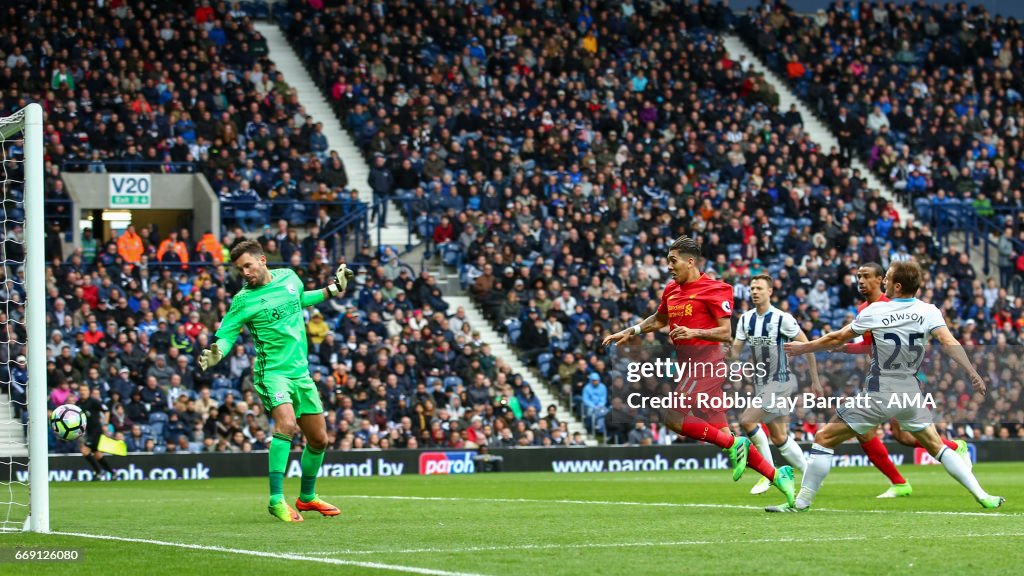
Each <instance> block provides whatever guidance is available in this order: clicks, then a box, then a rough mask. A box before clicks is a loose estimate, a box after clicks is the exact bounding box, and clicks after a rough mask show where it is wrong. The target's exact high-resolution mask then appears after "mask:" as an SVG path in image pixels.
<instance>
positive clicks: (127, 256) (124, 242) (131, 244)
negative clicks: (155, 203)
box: [117, 224, 145, 264]
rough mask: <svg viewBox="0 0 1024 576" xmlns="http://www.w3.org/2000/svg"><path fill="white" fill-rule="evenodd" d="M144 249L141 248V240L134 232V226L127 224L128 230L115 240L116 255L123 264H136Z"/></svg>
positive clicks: (140, 258)
mask: <svg viewBox="0 0 1024 576" xmlns="http://www.w3.org/2000/svg"><path fill="white" fill-rule="evenodd" d="M144 251H145V249H144V248H143V246H142V238H140V237H139V235H138V234H137V233H136V232H135V225H134V224H129V225H128V229H127V230H125V231H124V234H121V237H120V238H118V239H117V253H118V254H120V255H121V258H123V259H124V261H125V262H131V263H132V264H138V263H139V261H140V260H142V253H143V252H144Z"/></svg>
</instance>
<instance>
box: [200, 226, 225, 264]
mask: <svg viewBox="0 0 1024 576" xmlns="http://www.w3.org/2000/svg"><path fill="white" fill-rule="evenodd" d="M204 251H205V252H209V253H210V256H212V257H213V261H214V262H216V263H218V264H220V263H222V262H224V246H222V245H221V243H220V240H217V237H216V236H214V235H213V232H210V231H209V230H207V231H206V232H204V233H203V237H202V238H200V239H199V243H197V244H196V254H202V253H203V252H204Z"/></svg>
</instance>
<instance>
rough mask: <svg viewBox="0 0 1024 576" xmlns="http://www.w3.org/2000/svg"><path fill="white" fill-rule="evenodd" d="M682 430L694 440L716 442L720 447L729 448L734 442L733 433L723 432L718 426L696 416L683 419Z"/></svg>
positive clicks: (684, 434)
mask: <svg viewBox="0 0 1024 576" xmlns="http://www.w3.org/2000/svg"><path fill="white" fill-rule="evenodd" d="M680 432H681V433H682V434H683V436H686V437H687V438H693V439H694V440H700V441H701V442H707V443H708V444H714V445H715V446H718V447H719V448H728V447H730V446H732V443H733V436H732V434H728V433H726V432H722V431H721V430H719V429H718V428H715V427H714V426H712V425H711V424H708V423H707V422H705V421H703V420H701V419H700V418H697V417H695V416H687V417H686V418H685V419H684V420H683V425H682V426H681V427H680Z"/></svg>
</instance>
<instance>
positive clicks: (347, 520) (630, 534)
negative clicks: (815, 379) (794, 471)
mask: <svg viewBox="0 0 1024 576" xmlns="http://www.w3.org/2000/svg"><path fill="white" fill-rule="evenodd" d="M975 471H976V474H977V476H978V479H979V480H980V481H981V483H982V485H983V486H985V487H986V488H987V489H988V490H989V491H990V492H991V493H993V494H998V495H1002V496H1005V497H1006V498H1007V500H1008V501H1007V503H1006V504H1005V505H1004V507H1003V508H1002V509H1000V510H998V511H994V512H992V511H985V510H982V508H981V507H980V506H978V505H977V504H976V503H975V502H974V499H973V498H971V497H970V495H968V494H967V492H966V491H965V490H964V489H963V488H962V487H960V485H959V484H957V483H956V482H955V481H953V480H952V479H951V478H949V477H948V476H947V475H946V473H945V472H944V470H943V469H942V468H940V467H937V466H927V467H923V466H905V467H903V472H904V474H905V475H906V476H907V478H908V480H910V482H911V483H912V484H913V486H914V495H913V496H911V497H909V498H901V499H895V500H877V499H875V496H876V495H877V494H878V493H880V492H882V491H883V490H884V489H885V486H886V481H885V479H884V478H883V477H882V476H881V475H880V474H879V473H878V472H877V471H875V470H874V469H866V468H859V469H850V468H842V469H835V470H833V472H832V474H831V476H829V478H828V480H827V482H826V484H825V486H824V488H823V489H822V492H821V493H820V495H819V497H818V499H817V501H816V502H815V508H816V509H815V510H814V511H812V512H809V513H805V514H772V515H769V514H766V513H764V512H762V511H761V510H760V507H762V506H764V505H767V504H778V503H779V502H781V501H782V500H783V499H782V497H781V495H779V494H778V492H776V491H774V490H772V491H771V492H769V493H768V494H765V495H762V496H751V495H750V494H748V490H749V489H750V487H751V486H752V485H753V482H754V480H755V478H756V476H757V475H756V473H754V472H753V471H749V472H748V473H747V475H745V476H744V478H743V479H742V480H741V481H740V482H738V483H735V484H734V483H733V482H731V480H730V478H729V475H728V473H727V472H724V471H710V472H692V471H691V472H652V473H618V474H611V473H609V474H576V475H556V474H546V473H536V474H507V473H506V474H489V475H474V476H433V477H418V476H403V477H395V478H369V479H334V478H331V479H323V480H321V481H320V483H319V486H318V488H319V492H320V493H321V495H323V497H324V498H325V499H327V500H328V501H330V502H332V503H334V504H337V505H339V506H340V507H341V508H342V515H341V516H339V517H337V518H333V519H331V518H322V517H320V516H319V515H314V514H312V513H306V515H305V517H306V521H305V522H303V523H301V524H295V525H288V524H284V523H281V522H278V521H277V520H274V519H273V518H271V516H270V515H269V514H267V512H266V503H265V501H266V496H265V492H266V481H265V480H263V479H256V478H253V479H231V480H212V481H202V482H196V481H173V482H117V483H89V484H58V485H54V486H53V487H52V489H51V503H52V520H51V522H52V529H53V530H55V531H60V532H66V533H80V534H86V535H92V536H95V537H119V538H129V539H138V540H145V542H143V541H125V540H114V539H99V538H85V537H82V536H71V535H57V534H51V535H35V534H23V533H9V534H0V549H7V550H8V551H9V550H10V549H13V548H14V547H17V546H32V547H46V548H77V549H81V550H83V551H84V559H83V560H81V561H79V562H77V563H67V564H62V563H45V564H31V565H29V564H27V563H24V562H21V563H18V562H5V563H3V564H0V574H12V575H13V574H26V575H27V574H32V575H42V574H45V575H47V576H49V575H51V574H75V575H81V574H105V575H114V574H133V575H134V574H175V575H188V574H203V575H207V574H231V575H234V574H244V575H246V576H252V575H256V574H284V573H286V572H288V573H296V574H331V575H347V574H353V575H354V574H360V575H361V574H371V575H372V574H409V573H419V574H437V575H443V574H456V573H460V574H479V575H504V574H509V575H520V574H522V575H532V574H543V575H544V576H555V575H563V574H564V575H569V574H573V575H575V574H602V575H603V574H624V575H630V576H638V575H642V574H644V575H645V574H704V573H707V574H717V575H721V574H760V573H766V572H767V571H769V570H771V571H772V572H771V573H776V574H816V575H821V574H822V573H828V574H830V575H832V574H882V573H885V574H961V573H969V574H1010V573H1014V574H1019V569H1020V568H1019V554H1017V553H1011V551H1013V550H1016V551H1018V552H1019V551H1020V550H1021V549H1022V547H1024V508H1022V502H1024V488H1022V487H1024V484H1022V482H1021V478H1022V477H1024V463H1022V464H981V465H978V466H977V467H976V468H975ZM298 487H299V483H298V480H290V481H287V482H286V484H285V491H286V496H287V497H288V498H289V499H294V498H295V496H296V494H297V492H298ZM191 545H195V546H194V547H191V548H190V547H187V546H191Z"/></svg>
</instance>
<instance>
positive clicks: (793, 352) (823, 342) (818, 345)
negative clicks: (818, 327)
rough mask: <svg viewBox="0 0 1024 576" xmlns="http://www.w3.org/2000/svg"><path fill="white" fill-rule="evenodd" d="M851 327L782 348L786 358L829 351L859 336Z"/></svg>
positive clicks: (795, 342) (788, 344)
mask: <svg viewBox="0 0 1024 576" xmlns="http://www.w3.org/2000/svg"><path fill="white" fill-rule="evenodd" d="M852 326H853V324H847V325H846V326H843V327H842V328H841V329H839V330H836V331H835V332H829V333H828V334H825V335H824V336H822V337H821V338H818V339H815V340H811V341H810V342H807V341H806V338H807V336H804V339H805V341H803V342H801V341H800V340H799V339H797V340H794V341H793V342H787V343H785V344H783V346H782V347H783V348H784V349H785V350H786V355H787V356H801V355H803V354H813V353H814V352H821V351H823V350H831V349H833V348H835V347H836V346H841V345H843V344H846V343H847V342H849V341H850V340H853V339H854V338H856V337H857V336H859V335H860V334H858V333H857V332H854V330H853V328H852Z"/></svg>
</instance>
